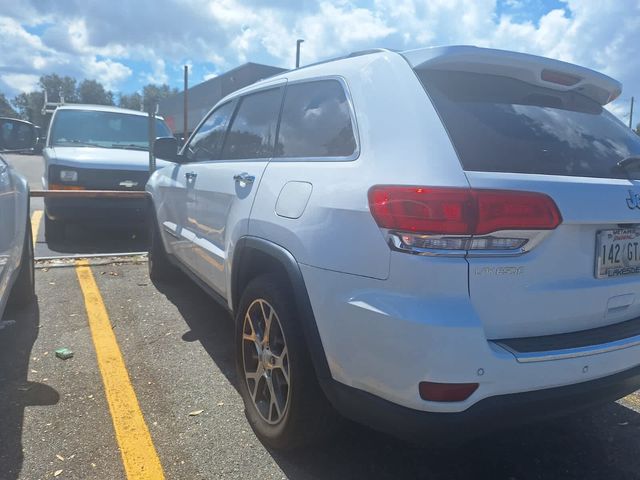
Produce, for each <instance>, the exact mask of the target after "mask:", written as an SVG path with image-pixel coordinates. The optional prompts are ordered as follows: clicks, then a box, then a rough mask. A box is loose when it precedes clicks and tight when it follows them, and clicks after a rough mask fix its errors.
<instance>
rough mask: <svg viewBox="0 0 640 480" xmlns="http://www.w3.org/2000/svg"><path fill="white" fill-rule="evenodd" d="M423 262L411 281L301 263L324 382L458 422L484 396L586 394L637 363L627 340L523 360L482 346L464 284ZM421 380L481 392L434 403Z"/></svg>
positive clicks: (435, 262) (434, 262) (635, 348)
mask: <svg viewBox="0 0 640 480" xmlns="http://www.w3.org/2000/svg"><path fill="white" fill-rule="evenodd" d="M418 260H420V259H418ZM425 261H429V262H430V263H429V272H430V274H429V276H424V275H423V276H419V275H416V278H414V277H413V276H412V272H411V271H410V270H408V269H405V270H404V272H403V275H401V276H398V277H396V278H394V276H393V272H392V274H391V275H390V278H389V280H386V281H381V280H376V279H371V278H365V277H359V276H356V275H347V274H343V273H339V272H332V271H328V270H324V269H319V268H314V267H310V266H308V265H300V270H301V272H302V274H303V277H304V282H305V285H306V287H307V290H308V294H309V299H310V302H311V306H312V308H313V316H314V318H315V320H316V324H317V327H318V332H319V337H320V341H321V343H322V348H323V350H324V353H325V355H326V359H327V363H328V366H329V369H330V375H328V376H329V377H331V379H333V380H335V381H337V382H339V383H340V384H342V385H346V386H348V387H352V388H354V389H357V390H358V391H363V392H367V393H368V394H371V395H373V396H375V397H378V398H380V399H382V400H383V401H386V402H388V403H389V404H391V405H396V406H398V407H399V408H402V407H404V408H406V409H408V410H410V411H413V410H415V411H419V412H423V413H425V414H428V413H432V414H458V413H459V414H463V416H464V415H465V413H464V412H470V411H473V410H472V409H475V408H484V407H478V405H484V404H485V402H489V403H491V402H493V401H495V400H490V399H495V398H503V397H505V396H510V395H520V394H521V393H522V392H533V391H545V390H549V389H556V388H563V387H566V386H572V385H579V384H584V385H583V386H585V388H587V389H588V388H589V387H588V386H589V385H590V382H592V381H596V380H598V379H603V378H609V377H612V376H615V375H617V374H618V373H619V372H623V371H627V370H628V369H632V368H635V367H637V366H639V365H640V345H638V344H635V343H633V342H632V343H629V344H628V345H627V344H625V345H622V346H619V347H623V348H616V349H615V350H607V351H604V352H603V351H601V349H599V348H597V347H598V346H594V347H590V349H589V351H584V352H582V351H581V352H580V355H574V356H572V357H567V356H564V357H563V356H559V357H558V358H555V357H549V358H546V357H545V358H536V361H531V362H523V361H522V359H519V358H518V357H517V356H516V355H515V354H514V353H513V352H511V351H509V350H507V349H505V348H504V347H502V346H500V345H498V344H496V343H495V342H491V341H489V340H487V336H486V333H485V330H484V328H483V324H482V321H481V319H480V318H479V317H478V315H477V313H476V311H475V310H474V308H473V305H472V304H471V302H470V299H469V296H468V292H467V291H466V288H465V289H460V288H458V291H456V290H455V289H454V287H455V285H456V284H457V285H459V284H460V283H461V282H457V281H456V280H457V279H458V278H457V277H456V278H452V273H451V272H452V270H453V269H454V268H458V267H457V266H456V265H455V264H453V262H447V261H446V260H441V259H437V258H430V259H426V260H425ZM419 271H421V270H419V269H418V272H419ZM447 275H448V276H449V277H447ZM462 275H464V276H465V277H466V270H465V271H464V272H463V274H461V275H458V277H461V276H462ZM449 279H451V280H449ZM429 289H431V290H433V292H430V291H429ZM436 289H439V290H438V291H436ZM614 378H615V377H614ZM423 381H427V382H438V383H478V385H479V386H478V389H477V390H476V391H475V392H474V393H473V394H472V395H471V396H470V397H469V398H467V399H466V400H464V401H459V402H434V401H425V400H423V399H422V398H421V397H420V395H419V391H418V385H419V383H420V382H423ZM597 384H598V383H594V384H593V385H597ZM638 386H640V384H639V385H638ZM623 387H624V385H623ZM624 393H626V391H625V388H623V391H622V393H621V394H620V396H622V395H623V394H624ZM613 396H615V391H614V394H613ZM596 397H597V395H596ZM575 403H578V402H577V401H576V402H575Z"/></svg>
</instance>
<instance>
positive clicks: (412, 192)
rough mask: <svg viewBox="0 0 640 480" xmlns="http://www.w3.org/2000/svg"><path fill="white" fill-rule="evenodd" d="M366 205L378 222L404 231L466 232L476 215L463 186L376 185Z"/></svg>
mask: <svg viewBox="0 0 640 480" xmlns="http://www.w3.org/2000/svg"><path fill="white" fill-rule="evenodd" d="M369 208H370V209H371V213H372V214H373V217H374V218H375V220H376V222H377V223H378V226H380V227H381V228H389V229H393V230H401V231H405V232H420V233H442V234H453V235H461V234H466V233H468V232H469V231H470V230H471V229H472V228H473V224H474V223H475V217H476V215H475V210H476V209H475V206H474V201H473V197H472V195H471V190H469V189H462V188H431V187H400V186H385V185H381V186H376V187H373V188H371V190H369Z"/></svg>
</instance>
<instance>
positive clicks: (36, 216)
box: [31, 210, 43, 248]
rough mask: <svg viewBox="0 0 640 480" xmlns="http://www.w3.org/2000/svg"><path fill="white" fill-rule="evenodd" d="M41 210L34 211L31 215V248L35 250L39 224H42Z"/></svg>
mask: <svg viewBox="0 0 640 480" xmlns="http://www.w3.org/2000/svg"><path fill="white" fill-rule="evenodd" d="M42 214H43V212H42V210H34V211H33V213H32V214H31V236H32V237H33V248H36V242H37V241H38V231H39V230H40V223H41V222H42Z"/></svg>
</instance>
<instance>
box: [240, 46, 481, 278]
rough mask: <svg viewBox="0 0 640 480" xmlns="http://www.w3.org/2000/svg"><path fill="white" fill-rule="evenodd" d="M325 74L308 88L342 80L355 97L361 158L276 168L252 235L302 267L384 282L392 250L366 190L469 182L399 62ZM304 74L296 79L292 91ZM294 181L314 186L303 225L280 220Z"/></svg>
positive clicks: (362, 62) (338, 65)
mask: <svg viewBox="0 0 640 480" xmlns="http://www.w3.org/2000/svg"><path fill="white" fill-rule="evenodd" d="M311 68H316V67H311ZM323 68H324V66H322V65H320V66H318V67H317V73H315V71H314V74H315V75H317V76H311V79H313V78H321V77H322V76H323V75H329V74H331V75H334V76H335V75H339V76H341V77H342V78H343V79H344V80H345V82H346V84H347V86H348V88H349V92H350V95H351V99H352V102H353V107H354V111H355V117H356V118H355V121H356V130H357V132H358V137H359V149H360V155H359V157H358V158H357V159H356V160H353V161H330V160H328V159H325V160H320V159H316V160H309V159H293V158H292V159H278V158H274V159H273V160H272V161H271V162H270V163H269V165H268V166H267V169H266V171H265V174H264V177H263V179H262V182H261V185H260V189H259V191H258V193H257V196H256V201H255V204H254V208H253V212H252V217H251V220H250V224H249V234H250V235H254V236H257V237H262V238H267V239H270V240H271V241H273V242H275V243H277V244H279V245H282V246H283V247H285V248H286V249H287V250H289V251H290V252H291V253H292V254H293V255H294V257H295V258H296V260H297V261H298V262H300V263H302V264H307V265H311V266H315V267H319V268H323V269H328V270H334V271H339V272H344V273H351V274H355V275H362V276H367V277H372V278H377V279H385V278H387V277H388V274H389V262H390V249H389V247H388V246H387V244H386V241H385V238H384V237H383V234H382V232H381V231H380V229H379V228H378V226H377V225H376V223H375V222H374V220H373V217H372V216H371V213H370V211H369V205H368V198H367V193H368V190H369V188H370V187H371V186H373V185H376V184H405V185H448V186H463V187H466V186H468V182H467V179H466V176H465V175H464V172H463V171H462V168H461V166H460V163H459V161H458V159H457V156H456V154H455V151H454V150H453V147H452V146H451V142H450V141H449V138H448V136H447V134H446V131H445V130H444V128H443V126H442V124H441V122H440V120H439V119H438V116H437V114H436V112H435V110H434V109H433V107H432V105H431V103H430V102H429V99H428V97H427V96H426V94H425V92H424V89H423V88H422V86H421V84H420V82H419V81H418V79H417V77H416V76H415V74H414V73H413V71H412V70H411V68H410V67H409V65H408V64H407V63H406V61H404V60H403V59H402V57H400V56H399V55H397V54H393V53H384V54H376V55H366V56H363V57H360V58H355V59H353V58H352V59H348V61H338V62H333V63H332V64H331V65H330V67H327V70H326V71H325V70H323ZM329 68H330V69H329ZM303 70H304V69H302V70H301V71H293V72H291V73H290V75H289V77H290V78H289V83H290V84H291V83H293V82H295V81H296V80H298V78H297V76H298V75H300V76H302V75H303V73H305V72H303ZM308 73H309V72H307V76H308ZM374 79H375V81H374ZM396 165H402V168H396V167H395V166H396ZM292 181H295V182H306V183H309V184H311V186H312V188H311V189H312V193H311V195H310V196H309V198H308V202H307V204H306V208H304V210H303V213H302V214H301V215H300V216H299V218H288V217H287V216H281V215H279V214H278V212H277V203H278V198H279V197H280V195H281V192H282V191H283V188H284V187H285V185H286V184H287V183H288V182H292ZM466 282H467V279H466V273H465V275H464V276H463V277H461V278H460V285H461V286H465V288H466Z"/></svg>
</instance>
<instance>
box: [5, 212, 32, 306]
mask: <svg viewBox="0 0 640 480" xmlns="http://www.w3.org/2000/svg"><path fill="white" fill-rule="evenodd" d="M35 296H36V292H35V272H34V266H33V237H32V234H31V222H30V221H29V219H27V226H26V232H25V235H24V245H23V247H22V257H21V258H20V267H19V272H18V278H16V281H15V283H14V284H13V289H12V290H11V295H9V305H11V306H12V307H17V308H22V307H26V306H27V305H29V304H31V302H33V299H34V298H35Z"/></svg>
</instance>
